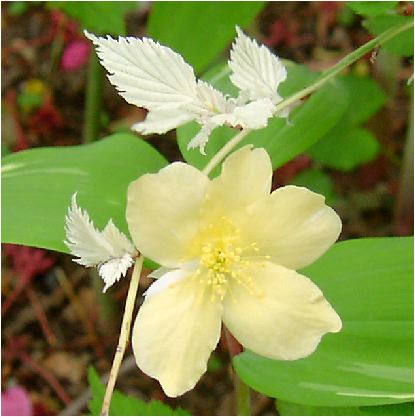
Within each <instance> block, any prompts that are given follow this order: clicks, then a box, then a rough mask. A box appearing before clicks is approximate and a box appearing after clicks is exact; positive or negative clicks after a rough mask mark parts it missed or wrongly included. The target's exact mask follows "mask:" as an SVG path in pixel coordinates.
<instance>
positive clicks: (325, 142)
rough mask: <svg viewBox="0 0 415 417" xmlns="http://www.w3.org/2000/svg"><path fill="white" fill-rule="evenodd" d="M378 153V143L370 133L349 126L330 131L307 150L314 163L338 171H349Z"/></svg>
mask: <svg viewBox="0 0 415 417" xmlns="http://www.w3.org/2000/svg"><path fill="white" fill-rule="evenodd" d="M378 152H379V143H378V141H377V140H376V138H375V137H374V136H373V134H372V133H371V132H369V131H368V130H367V129H363V128H360V127H349V126H341V127H338V128H335V129H332V130H331V131H330V133H328V134H327V135H326V136H324V138H323V139H322V140H321V141H319V142H318V143H317V144H316V145H315V146H313V147H312V148H311V149H309V150H308V153H309V154H310V155H311V157H312V158H313V159H314V161H317V162H320V163H321V164H323V165H325V166H327V167H330V168H334V169H337V170H339V171H351V170H353V169H355V168H356V167H358V166H359V165H361V164H363V163H365V162H369V161H371V160H373V159H374V158H375V157H376V156H377V154H378Z"/></svg>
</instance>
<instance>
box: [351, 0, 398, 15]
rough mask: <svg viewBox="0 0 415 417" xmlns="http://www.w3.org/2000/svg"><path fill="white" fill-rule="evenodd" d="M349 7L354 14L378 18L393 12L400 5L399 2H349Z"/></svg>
mask: <svg viewBox="0 0 415 417" xmlns="http://www.w3.org/2000/svg"><path fill="white" fill-rule="evenodd" d="M346 4H347V6H348V7H349V8H350V9H352V10H353V11H354V12H356V13H358V14H361V15H364V16H376V15H378V14H383V13H386V12H389V11H392V10H394V9H395V8H396V6H397V5H398V4H399V2H398V1H348V2H347V3H346Z"/></svg>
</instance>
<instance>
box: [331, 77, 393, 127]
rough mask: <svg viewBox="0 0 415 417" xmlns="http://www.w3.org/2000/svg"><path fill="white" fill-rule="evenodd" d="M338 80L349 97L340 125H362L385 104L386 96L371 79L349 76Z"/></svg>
mask: <svg viewBox="0 0 415 417" xmlns="http://www.w3.org/2000/svg"><path fill="white" fill-rule="evenodd" d="M338 79H339V82H341V84H342V86H343V87H344V88H345V89H346V90H347V95H348V97H349V105H348V107H347V111H346V113H345V115H344V117H343V118H342V121H341V123H348V124H352V125H357V124H360V123H363V122H365V121H366V120H368V119H369V117H370V116H372V115H374V114H375V113H376V112H378V111H379V110H380V109H381V108H382V106H383V105H384V104H385V102H386V94H385V93H384V92H383V90H382V89H381V88H380V86H379V85H378V83H377V82H376V81H375V80H373V79H372V78H370V77H361V76H358V75H354V74H350V75H345V76H341V77H338Z"/></svg>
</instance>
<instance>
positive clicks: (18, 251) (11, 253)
mask: <svg viewBox="0 0 415 417" xmlns="http://www.w3.org/2000/svg"><path fill="white" fill-rule="evenodd" d="M3 248H4V253H5V254H6V256H8V257H9V258H11V260H12V263H13V268H14V270H15V272H16V273H17V274H18V275H19V278H20V281H19V283H18V284H17V286H16V287H15V289H14V290H13V291H12V292H11V293H10V294H9V295H8V296H7V298H6V300H5V301H4V302H3V303H2V306H1V314H2V315H3V314H5V313H6V311H7V310H9V308H10V307H11V306H12V305H13V303H14V302H15V301H16V299H17V297H18V296H19V295H20V293H21V292H22V291H23V289H24V288H25V286H26V285H27V284H28V283H29V282H30V281H31V280H32V279H33V278H34V277H35V276H36V275H39V274H43V273H45V272H47V271H48V270H49V269H50V268H51V267H52V266H53V265H54V264H55V259H54V258H52V256H50V255H49V253H48V252H46V251H45V250H43V249H38V248H30V247H28V246H20V245H11V244H5V245H4V246H3Z"/></svg>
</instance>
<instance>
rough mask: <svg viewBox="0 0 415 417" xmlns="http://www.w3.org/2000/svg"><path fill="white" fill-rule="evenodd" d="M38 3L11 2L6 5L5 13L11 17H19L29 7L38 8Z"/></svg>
mask: <svg viewBox="0 0 415 417" xmlns="http://www.w3.org/2000/svg"><path fill="white" fill-rule="evenodd" d="M40 3H41V2H40V1H30V2H29V1H12V2H9V3H8V4H7V12H8V13H9V14H11V15H12V16H19V15H21V14H23V13H24V12H26V10H28V9H29V8H30V7H35V6H38V5H39V4H40Z"/></svg>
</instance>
